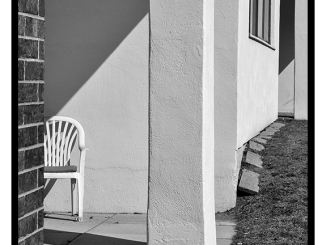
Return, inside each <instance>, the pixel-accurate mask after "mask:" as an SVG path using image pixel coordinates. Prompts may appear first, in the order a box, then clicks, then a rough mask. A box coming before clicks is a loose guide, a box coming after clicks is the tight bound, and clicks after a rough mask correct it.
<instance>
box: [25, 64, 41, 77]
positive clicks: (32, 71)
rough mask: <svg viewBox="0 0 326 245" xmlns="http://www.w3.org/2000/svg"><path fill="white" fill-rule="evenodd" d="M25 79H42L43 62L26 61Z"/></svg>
mask: <svg viewBox="0 0 326 245" xmlns="http://www.w3.org/2000/svg"><path fill="white" fill-rule="evenodd" d="M25 80H44V64H43V62H33V61H31V62H26V64H25Z"/></svg>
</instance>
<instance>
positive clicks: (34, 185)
mask: <svg viewBox="0 0 326 245" xmlns="http://www.w3.org/2000/svg"><path fill="white" fill-rule="evenodd" d="M44 10H45V9H44V0H19V1H18V243H19V244H22V245H27V244H33V245H34V244H43V167H44V165H43V164H44V161H43V119H44V100H43V91H44V12H45V11H44Z"/></svg>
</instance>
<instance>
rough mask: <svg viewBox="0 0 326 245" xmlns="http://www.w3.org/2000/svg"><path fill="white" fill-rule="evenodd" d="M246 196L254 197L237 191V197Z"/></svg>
mask: <svg viewBox="0 0 326 245" xmlns="http://www.w3.org/2000/svg"><path fill="white" fill-rule="evenodd" d="M246 196H254V195H253V194H249V193H247V192H244V191H240V190H237V197H246Z"/></svg>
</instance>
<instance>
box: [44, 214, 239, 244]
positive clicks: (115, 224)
mask: <svg viewBox="0 0 326 245" xmlns="http://www.w3.org/2000/svg"><path fill="white" fill-rule="evenodd" d="M215 217H216V237H217V245H230V244H231V242H232V237H233V236H234V235H235V222H234V220H233V219H232V218H230V217H227V216H225V215H224V214H223V213H222V214H217V215H216V216H215ZM146 218H147V217H146V214H97V213H93V214H92V213H85V214H84V221H83V222H74V219H73V217H71V216H70V215H69V214H68V213H56V214H46V215H45V217H44V244H45V245H66V244H69V245H86V244H87V245H96V244H98V245H104V244H107V245H145V244H146V241H147V236H146Z"/></svg>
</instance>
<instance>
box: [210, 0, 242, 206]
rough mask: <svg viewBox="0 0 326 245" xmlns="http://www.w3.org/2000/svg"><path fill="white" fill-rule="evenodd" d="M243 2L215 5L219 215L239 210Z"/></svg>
mask: <svg viewBox="0 0 326 245" xmlns="http://www.w3.org/2000/svg"><path fill="white" fill-rule="evenodd" d="M238 18H239V1H224V0H217V1H215V31H214V34H215V85H214V90H215V98H214V100H215V170H214V171H215V197H216V198H215V199H216V201H215V211H216V212H223V211H226V210H228V209H230V208H232V207H234V206H235V203H236V190H237V172H238V171H237V163H236V156H235V154H236V149H237V73H238V29H239V24H238Z"/></svg>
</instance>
